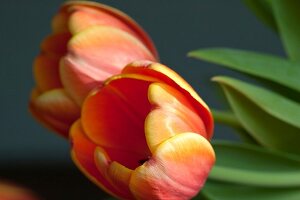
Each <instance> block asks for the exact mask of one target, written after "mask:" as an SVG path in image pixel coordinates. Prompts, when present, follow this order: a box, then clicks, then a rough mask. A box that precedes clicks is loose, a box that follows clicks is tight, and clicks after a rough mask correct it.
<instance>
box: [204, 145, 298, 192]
mask: <svg viewBox="0 0 300 200" xmlns="http://www.w3.org/2000/svg"><path fill="white" fill-rule="evenodd" d="M213 147H214V150H215V152H216V157H217V161H216V164H215V166H214V167H213V169H212V171H211V173H210V175H209V179H211V180H218V181H224V182H230V183H236V184H244V185H252V186H263V187H300V158H297V159H296V158H293V157H291V156H290V155H289V154H283V153H279V152H276V151H270V150H267V149H265V148H262V147H258V146H255V145H249V144H244V143H236V142H229V141H214V142H213Z"/></svg>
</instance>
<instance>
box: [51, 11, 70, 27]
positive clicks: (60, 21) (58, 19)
mask: <svg viewBox="0 0 300 200" xmlns="http://www.w3.org/2000/svg"><path fill="white" fill-rule="evenodd" d="M68 19H69V13H68V12H67V11H66V9H65V8H63V9H60V11H59V12H58V13H57V14H56V15H55V16H54V17H53V19H52V22H51V27H52V31H53V33H63V32H69V30H68Z"/></svg>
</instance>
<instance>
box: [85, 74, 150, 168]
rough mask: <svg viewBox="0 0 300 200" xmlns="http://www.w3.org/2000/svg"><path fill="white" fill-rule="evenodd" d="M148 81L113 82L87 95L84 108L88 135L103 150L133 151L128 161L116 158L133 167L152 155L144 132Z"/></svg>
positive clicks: (123, 80) (118, 80)
mask: <svg viewBox="0 0 300 200" xmlns="http://www.w3.org/2000/svg"><path fill="white" fill-rule="evenodd" d="M149 84H150V82H147V81H144V80H138V79H131V78H121V79H116V80H113V81H110V82H109V84H107V85H104V86H103V87H101V88H100V89H99V90H98V91H96V92H94V93H93V94H92V95H90V96H89V97H87V99H86V101H85V103H84V105H83V108H82V116H81V119H82V124H83V128H84V130H85V132H86V134H87V135H88V137H89V138H91V140H92V141H93V142H94V143H96V144H97V145H99V146H101V147H103V148H104V149H108V150H109V148H110V149H114V150H115V151H117V150H119V152H120V153H122V152H128V153H131V155H130V154H128V155H129V156H130V157H131V159H128V161H126V160H124V161H125V162H126V163H123V162H121V161H120V160H116V161H118V162H120V163H121V164H122V165H125V166H126V167H130V168H132V169H134V168H135V167H137V166H138V165H139V161H140V160H144V159H147V157H148V156H149V155H150V151H149V149H148V147H147V143H146V139H145V135H144V121H145V118H146V116H147V114H148V113H149V111H150V109H151V105H150V104H149V101H148V99H147V92H148V87H149ZM108 150H107V151H108Z"/></svg>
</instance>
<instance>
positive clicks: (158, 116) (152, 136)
mask: <svg viewBox="0 0 300 200" xmlns="http://www.w3.org/2000/svg"><path fill="white" fill-rule="evenodd" d="M148 98H149V101H150V103H151V104H152V105H154V107H155V109H154V110H152V111H151V112H150V114H149V115H148V116H147V118H146V121H145V134H146V140H147V144H148V146H149V148H150V150H151V152H153V151H155V149H156V147H157V145H159V144H160V143H161V142H163V141H165V140H166V139H169V138H170V137H172V136H174V135H176V134H179V133H183V132H194V133H198V134H200V135H202V136H203V137H205V138H207V134H206V130H205V126H204V124H203V121H202V120H201V118H200V117H199V116H198V115H197V114H196V111H195V109H194V108H193V106H192V105H190V102H189V101H188V100H187V99H186V98H185V96H183V95H182V94H181V93H180V92H178V91H177V90H176V89H174V88H172V87H170V86H168V85H166V84H162V83H153V84H151V85H150V87H149V92H148Z"/></svg>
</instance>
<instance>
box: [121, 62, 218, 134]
mask: <svg viewBox="0 0 300 200" xmlns="http://www.w3.org/2000/svg"><path fill="white" fill-rule="evenodd" d="M122 73H124V74H141V75H146V76H152V77H156V78H158V79H160V82H162V83H166V84H168V85H170V86H172V87H174V88H176V89H177V90H178V91H179V92H180V93H182V94H183V95H184V96H185V98H186V99H188V100H189V101H190V104H191V105H193V106H194V108H195V110H196V112H197V114H198V115H199V116H200V117H201V119H202V120H203V122H204V125H205V128H206V132H207V138H208V139H210V138H211V137H212V134H213V128H214V127H213V117H212V114H211V112H210V110H209V108H208V106H207V105H206V104H205V103H204V101H203V100H202V99H201V98H200V97H199V96H198V95H197V93H196V92H195V91H194V90H193V89H192V87H191V86H190V85H189V84H188V83H187V82H186V81H185V80H184V79H183V78H181V77H180V76H179V75H178V74H177V73H176V72H174V71H173V70H171V69H170V68H168V67H166V66H164V65H162V64H160V63H153V62H149V61H144V60H141V61H135V62H133V63H130V64H128V65H127V66H126V67H125V68H124V69H123V70H122Z"/></svg>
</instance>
